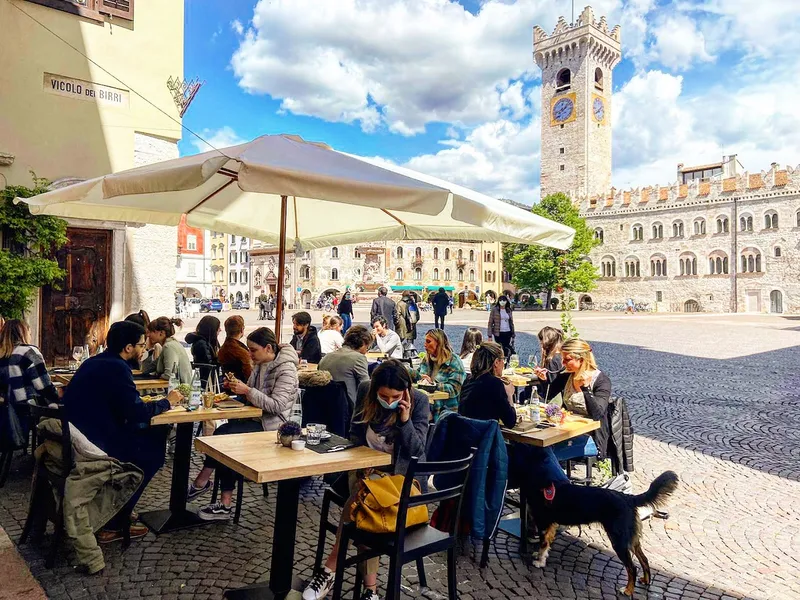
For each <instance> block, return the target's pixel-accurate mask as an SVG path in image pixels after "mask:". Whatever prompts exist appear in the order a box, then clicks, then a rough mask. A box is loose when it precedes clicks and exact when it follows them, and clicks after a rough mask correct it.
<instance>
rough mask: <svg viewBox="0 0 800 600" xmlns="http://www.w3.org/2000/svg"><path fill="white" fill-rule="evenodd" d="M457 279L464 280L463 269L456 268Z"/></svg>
mask: <svg viewBox="0 0 800 600" xmlns="http://www.w3.org/2000/svg"><path fill="white" fill-rule="evenodd" d="M458 280H459V281H464V269H459V270H458Z"/></svg>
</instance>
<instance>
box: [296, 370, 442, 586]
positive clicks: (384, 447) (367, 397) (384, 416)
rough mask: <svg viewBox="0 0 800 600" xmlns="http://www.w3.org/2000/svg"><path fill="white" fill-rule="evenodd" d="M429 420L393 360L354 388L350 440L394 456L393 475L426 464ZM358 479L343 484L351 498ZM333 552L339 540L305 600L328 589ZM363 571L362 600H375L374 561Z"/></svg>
mask: <svg viewBox="0 0 800 600" xmlns="http://www.w3.org/2000/svg"><path fill="white" fill-rule="evenodd" d="M429 420H430V408H429V406H428V397H427V396H426V395H425V394H424V393H423V392H420V391H418V390H414V389H412V387H411V377H410V376H409V374H408V370H407V369H406V368H405V366H404V365H403V363H401V362H400V361H398V360H394V359H389V360H385V361H383V362H382V363H381V364H380V366H379V367H378V368H377V369H375V371H374V372H373V373H372V379H371V380H370V381H365V382H364V383H362V384H361V385H360V386H359V389H358V401H357V403H356V409H355V412H354V413H353V422H352V425H351V428H350V440H351V441H352V442H353V443H355V444H357V445H359V446H368V447H370V448H372V449H373V450H378V451H379V452H386V453H387V454H394V456H395V457H396V461H395V473H396V474H398V475H404V474H405V471H406V469H407V467H408V462H409V460H410V459H411V457H412V456H418V457H419V459H420V461H424V460H425V440H426V438H427V435H428V421H429ZM363 476H364V473H362V472H357V471H351V472H350V474H349V477H348V484H349V488H350V493H351V494H354V493H355V492H356V491H357V484H358V482H359V480H360V479H361V478H362V477H363ZM352 500H353V498H351V499H350V500H348V501H347V502H345V504H344V505H345V507H349V506H351V505H352V503H353V502H352ZM342 520H343V521H344V522H348V521H349V520H350V515H349V514H348V512H347V509H345V512H344V513H343V514H342ZM337 552H338V536H337V543H336V544H334V546H333V548H332V550H331V553H330V554H329V555H328V560H327V561H326V562H325V566H324V568H323V569H322V570H320V571H319V572H317V573H315V574H314V577H313V578H312V579H311V581H310V582H309V584H308V587H306V589H305V591H304V592H303V599H304V600H320V599H321V598H323V597H325V595H326V594H327V593H328V592H329V591H330V590H331V588H332V587H333V580H334V572H335V571H336V554H337ZM362 566H363V575H364V587H365V590H364V593H363V594H362V595H361V600H379V598H380V597H379V596H378V593H377V591H376V587H377V578H378V559H377V558H373V559H370V560H368V561H366V562H365V563H364V564H363V565H362Z"/></svg>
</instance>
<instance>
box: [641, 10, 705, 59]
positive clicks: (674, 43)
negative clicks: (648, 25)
mask: <svg viewBox="0 0 800 600" xmlns="http://www.w3.org/2000/svg"><path fill="white" fill-rule="evenodd" d="M653 37H654V41H653V46H652V49H651V56H652V58H653V60H654V61H655V62H658V63H661V64H662V65H664V66H666V67H668V68H670V69H673V70H675V71H683V70H687V69H689V68H690V67H691V66H692V65H693V63H694V62H695V61H699V62H710V61H713V60H714V57H713V56H711V55H710V54H709V53H708V51H707V50H706V40H705V35H704V34H703V32H702V31H700V30H699V29H698V28H697V25H696V23H695V22H694V21H693V20H692V19H690V18H689V17H687V16H685V15H680V14H678V15H674V16H668V17H667V18H665V19H661V20H659V22H658V24H657V25H656V26H655V27H654V28H653Z"/></svg>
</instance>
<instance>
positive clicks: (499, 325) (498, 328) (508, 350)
mask: <svg viewBox="0 0 800 600" xmlns="http://www.w3.org/2000/svg"><path fill="white" fill-rule="evenodd" d="M487 330H488V331H487V333H488V334H489V340H490V341H491V340H492V338H494V340H495V341H496V342H497V343H498V344H500V345H501V346H502V347H503V356H505V358H506V362H508V358H509V357H510V356H511V355H512V354H516V350H514V337H515V332H514V315H513V311H512V310H511V303H510V302H509V301H508V296H506V295H505V294H503V295H501V296H500V297H498V298H497V302H496V303H495V305H494V306H493V307H492V310H491V311H490V312H489V325H488V327H487Z"/></svg>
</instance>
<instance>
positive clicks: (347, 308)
mask: <svg viewBox="0 0 800 600" xmlns="http://www.w3.org/2000/svg"><path fill="white" fill-rule="evenodd" d="M336 312H338V313H339V316H340V317H341V318H342V322H343V323H344V325H343V326H342V335H344V334H345V333H347V330H348V329H350V326H351V325H352V324H353V300H352V298H351V296H350V290H347V291H346V292H345V293H344V296H343V297H342V301H341V302H339V306H337V307H336Z"/></svg>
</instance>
